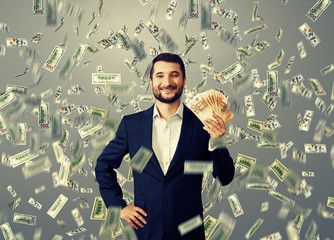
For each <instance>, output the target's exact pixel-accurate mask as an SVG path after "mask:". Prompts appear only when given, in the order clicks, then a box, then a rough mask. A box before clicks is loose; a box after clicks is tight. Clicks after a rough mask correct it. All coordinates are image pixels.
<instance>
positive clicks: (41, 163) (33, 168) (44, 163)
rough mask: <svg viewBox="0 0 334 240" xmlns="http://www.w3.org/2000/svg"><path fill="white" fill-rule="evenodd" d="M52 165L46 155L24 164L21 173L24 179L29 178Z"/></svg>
mask: <svg viewBox="0 0 334 240" xmlns="http://www.w3.org/2000/svg"><path fill="white" fill-rule="evenodd" d="M51 166H52V163H51V161H50V159H49V157H48V156H46V157H44V158H42V159H39V160H37V161H34V162H33V163H31V164H28V165H27V164H26V165H25V166H24V167H23V168H22V173H23V176H24V178H25V179H28V178H31V177H33V176H35V175H37V174H39V173H41V172H43V171H44V170H45V169H48V168H50V167H51Z"/></svg>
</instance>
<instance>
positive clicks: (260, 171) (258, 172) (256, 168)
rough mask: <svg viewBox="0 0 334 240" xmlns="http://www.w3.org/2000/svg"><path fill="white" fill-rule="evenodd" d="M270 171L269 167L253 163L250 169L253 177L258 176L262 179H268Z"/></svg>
mask: <svg viewBox="0 0 334 240" xmlns="http://www.w3.org/2000/svg"><path fill="white" fill-rule="evenodd" d="M268 173H269V168H267V167H265V166H262V165H259V164H255V165H253V166H252V168H251V169H250V176H251V177H252V178H257V179H259V180H262V181H266V179H267V177H268Z"/></svg>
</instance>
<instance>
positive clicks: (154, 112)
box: [153, 102, 184, 119]
mask: <svg viewBox="0 0 334 240" xmlns="http://www.w3.org/2000/svg"><path fill="white" fill-rule="evenodd" d="M183 108H184V107H183V103H182V102H180V105H179V107H178V108H177V110H176V112H175V113H174V114H173V115H172V116H170V117H173V116H176V115H178V116H179V117H180V118H181V119H182V118H183ZM156 117H158V118H160V115H159V112H158V108H157V104H154V108H153V119H154V118H156Z"/></svg>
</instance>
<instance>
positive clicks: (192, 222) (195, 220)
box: [178, 215, 203, 236]
mask: <svg viewBox="0 0 334 240" xmlns="http://www.w3.org/2000/svg"><path fill="white" fill-rule="evenodd" d="M202 224H203V220H202V218H201V216H200V215H196V216H195V217H192V218H190V219H188V220H187V221H185V222H183V223H181V224H180V225H179V226H178V230H179V233H180V235H181V236H183V235H185V234H187V233H189V232H191V231H193V230H194V229H196V228H198V227H199V226H201V225H202Z"/></svg>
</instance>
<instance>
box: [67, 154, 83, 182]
mask: <svg viewBox="0 0 334 240" xmlns="http://www.w3.org/2000/svg"><path fill="white" fill-rule="evenodd" d="M85 161H86V154H85V152H83V153H81V155H80V156H79V157H78V159H76V160H74V161H72V162H71V165H70V176H72V175H73V174H74V173H75V172H76V171H78V170H79V168H81V166H82V165H83V164H84V163H85Z"/></svg>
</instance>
